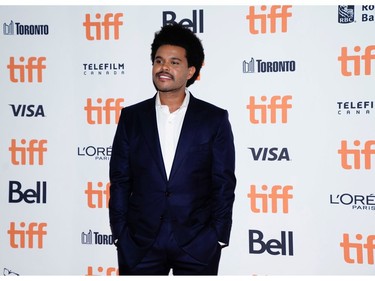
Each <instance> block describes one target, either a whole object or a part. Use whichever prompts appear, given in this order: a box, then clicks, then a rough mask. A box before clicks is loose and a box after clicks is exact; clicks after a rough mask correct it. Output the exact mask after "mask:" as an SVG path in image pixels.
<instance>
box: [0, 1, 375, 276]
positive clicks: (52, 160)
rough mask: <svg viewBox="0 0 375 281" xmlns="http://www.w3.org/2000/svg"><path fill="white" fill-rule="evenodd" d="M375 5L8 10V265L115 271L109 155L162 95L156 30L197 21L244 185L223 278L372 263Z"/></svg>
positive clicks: (4, 215)
mask: <svg viewBox="0 0 375 281" xmlns="http://www.w3.org/2000/svg"><path fill="white" fill-rule="evenodd" d="M374 16H375V9H374V6H368V5H365V6H360V5H357V6H348V7H339V6H333V5H332V6H282V7H281V6H244V5H237V6H223V5H221V6H132V5H131V6H126V5H123V6H1V7H0V19H1V24H2V28H3V29H2V32H1V33H0V42H1V44H0V50H1V52H0V99H1V104H0V107H1V108H0V122H1V137H0V155H1V157H0V159H1V160H0V161H1V174H0V185H1V194H0V200H1V203H0V211H1V216H0V248H1V251H0V269H1V270H3V273H4V274H5V275H12V274H19V275H115V274H116V270H117V260H116V251H115V247H114V245H112V237H111V236H110V229H109V222H108V209H107V205H106V204H107V200H108V164H109V161H108V160H109V158H110V154H111V144H112V139H113V135H114V132H115V129H116V122H117V118H118V112H119V110H120V108H121V107H123V106H127V105H130V104H134V103H136V102H138V101H141V100H143V99H145V98H148V97H151V96H152V95H154V93H155V89H154V88H153V85H152V80H151V61H150V50H151V47H150V45H151V42H152V40H153V36H154V32H155V31H157V30H159V29H160V27H161V26H162V25H163V24H165V23H166V22H168V21H171V20H175V21H178V22H181V21H182V23H183V24H185V25H189V26H190V27H191V28H193V30H194V31H195V32H196V33H197V35H198V36H199V37H200V38H201V39H202V42H203V45H204V48H205V53H206V60H205V65H204V67H203V68H202V71H201V76H200V80H199V81H197V82H196V83H195V84H194V85H192V86H191V87H190V90H191V92H192V93H193V94H194V95H195V96H196V97H198V98H201V99H204V100H206V101H209V102H212V103H214V104H216V105H218V106H221V107H223V108H226V109H227V110H228V111H229V114H230V119H231V123H232V126H233V131H234V135H235V145H236V154H237V161H236V175H237V178H238V185H237V189H236V200H235V205H234V217H233V230H232V236H231V242H230V246H229V247H228V248H226V249H225V250H224V251H223V255H222V260H221V267H220V272H219V273H220V274H221V275H274V274H281V275H283V274H292V275H293V274H304V275H310V274H335V275H337V274H340V275H341V274H345V275H352V274H356V275H373V274H374V273H375V265H374V253H375V242H374V241H375V220H374V218H375V216H374V214H375V195H374V182H375V174H374V169H375V156H374V155H375V150H374V149H375V145H374V144H375V125H374V124H375V123H374V121H375V109H374V104H375V95H374V82H375V80H374V73H375V63H374V61H375V37H374V32H373V31H374V24H375V23H374Z"/></svg>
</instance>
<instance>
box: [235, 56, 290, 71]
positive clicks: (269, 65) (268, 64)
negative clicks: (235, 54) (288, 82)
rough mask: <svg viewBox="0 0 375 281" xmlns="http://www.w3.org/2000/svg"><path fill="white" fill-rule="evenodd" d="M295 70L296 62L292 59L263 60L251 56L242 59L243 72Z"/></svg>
mask: <svg viewBox="0 0 375 281" xmlns="http://www.w3.org/2000/svg"><path fill="white" fill-rule="evenodd" d="M294 71H296V62H295V61H294V60H284V61H265V60H262V59H255V58H253V57H252V58H251V59H249V60H243V62H242V72H243V73H272V72H294Z"/></svg>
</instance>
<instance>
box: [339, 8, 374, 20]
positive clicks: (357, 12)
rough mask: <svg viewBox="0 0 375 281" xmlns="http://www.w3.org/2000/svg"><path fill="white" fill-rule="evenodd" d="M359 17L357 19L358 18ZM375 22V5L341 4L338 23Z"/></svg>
mask: <svg viewBox="0 0 375 281" xmlns="http://www.w3.org/2000/svg"><path fill="white" fill-rule="evenodd" d="M356 18H357V19H356ZM357 22H362V23H368V22H375V5H361V6H354V5H339V6H338V23H340V24H348V23H357Z"/></svg>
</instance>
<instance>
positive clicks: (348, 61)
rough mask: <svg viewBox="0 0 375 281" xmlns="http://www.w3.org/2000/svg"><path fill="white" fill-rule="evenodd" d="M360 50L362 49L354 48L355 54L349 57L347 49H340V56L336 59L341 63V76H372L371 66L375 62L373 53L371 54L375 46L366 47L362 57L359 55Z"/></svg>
mask: <svg viewBox="0 0 375 281" xmlns="http://www.w3.org/2000/svg"><path fill="white" fill-rule="evenodd" d="M361 50H362V48H361V47H360V46H355V47H354V52H355V53H356V54H352V55H349V54H348V48H347V47H342V48H341V54H340V56H339V57H338V58H337V59H338V61H339V62H341V74H342V75H344V76H353V75H354V76H359V75H361V74H362V73H364V75H371V74H372V64H373V61H374V60H375V53H373V51H374V50H375V45H370V46H367V47H366V48H365V51H364V53H363V54H362V55H361V54H360V52H361ZM361 62H362V63H361ZM361 64H362V66H361Z"/></svg>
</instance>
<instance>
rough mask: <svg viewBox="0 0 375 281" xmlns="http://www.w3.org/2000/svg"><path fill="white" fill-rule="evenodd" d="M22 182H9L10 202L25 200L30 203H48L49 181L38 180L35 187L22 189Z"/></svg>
mask: <svg viewBox="0 0 375 281" xmlns="http://www.w3.org/2000/svg"><path fill="white" fill-rule="evenodd" d="M21 188H22V184H21V183H20V182H19V181H10V182H9V203H20V202H21V201H25V202H26V203H28V204H33V203H36V204H39V203H42V204H45V203H47V182H45V181H43V182H40V181H37V182H36V187H35V189H32V188H30V189H26V190H25V191H23V192H22V191H21Z"/></svg>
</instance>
